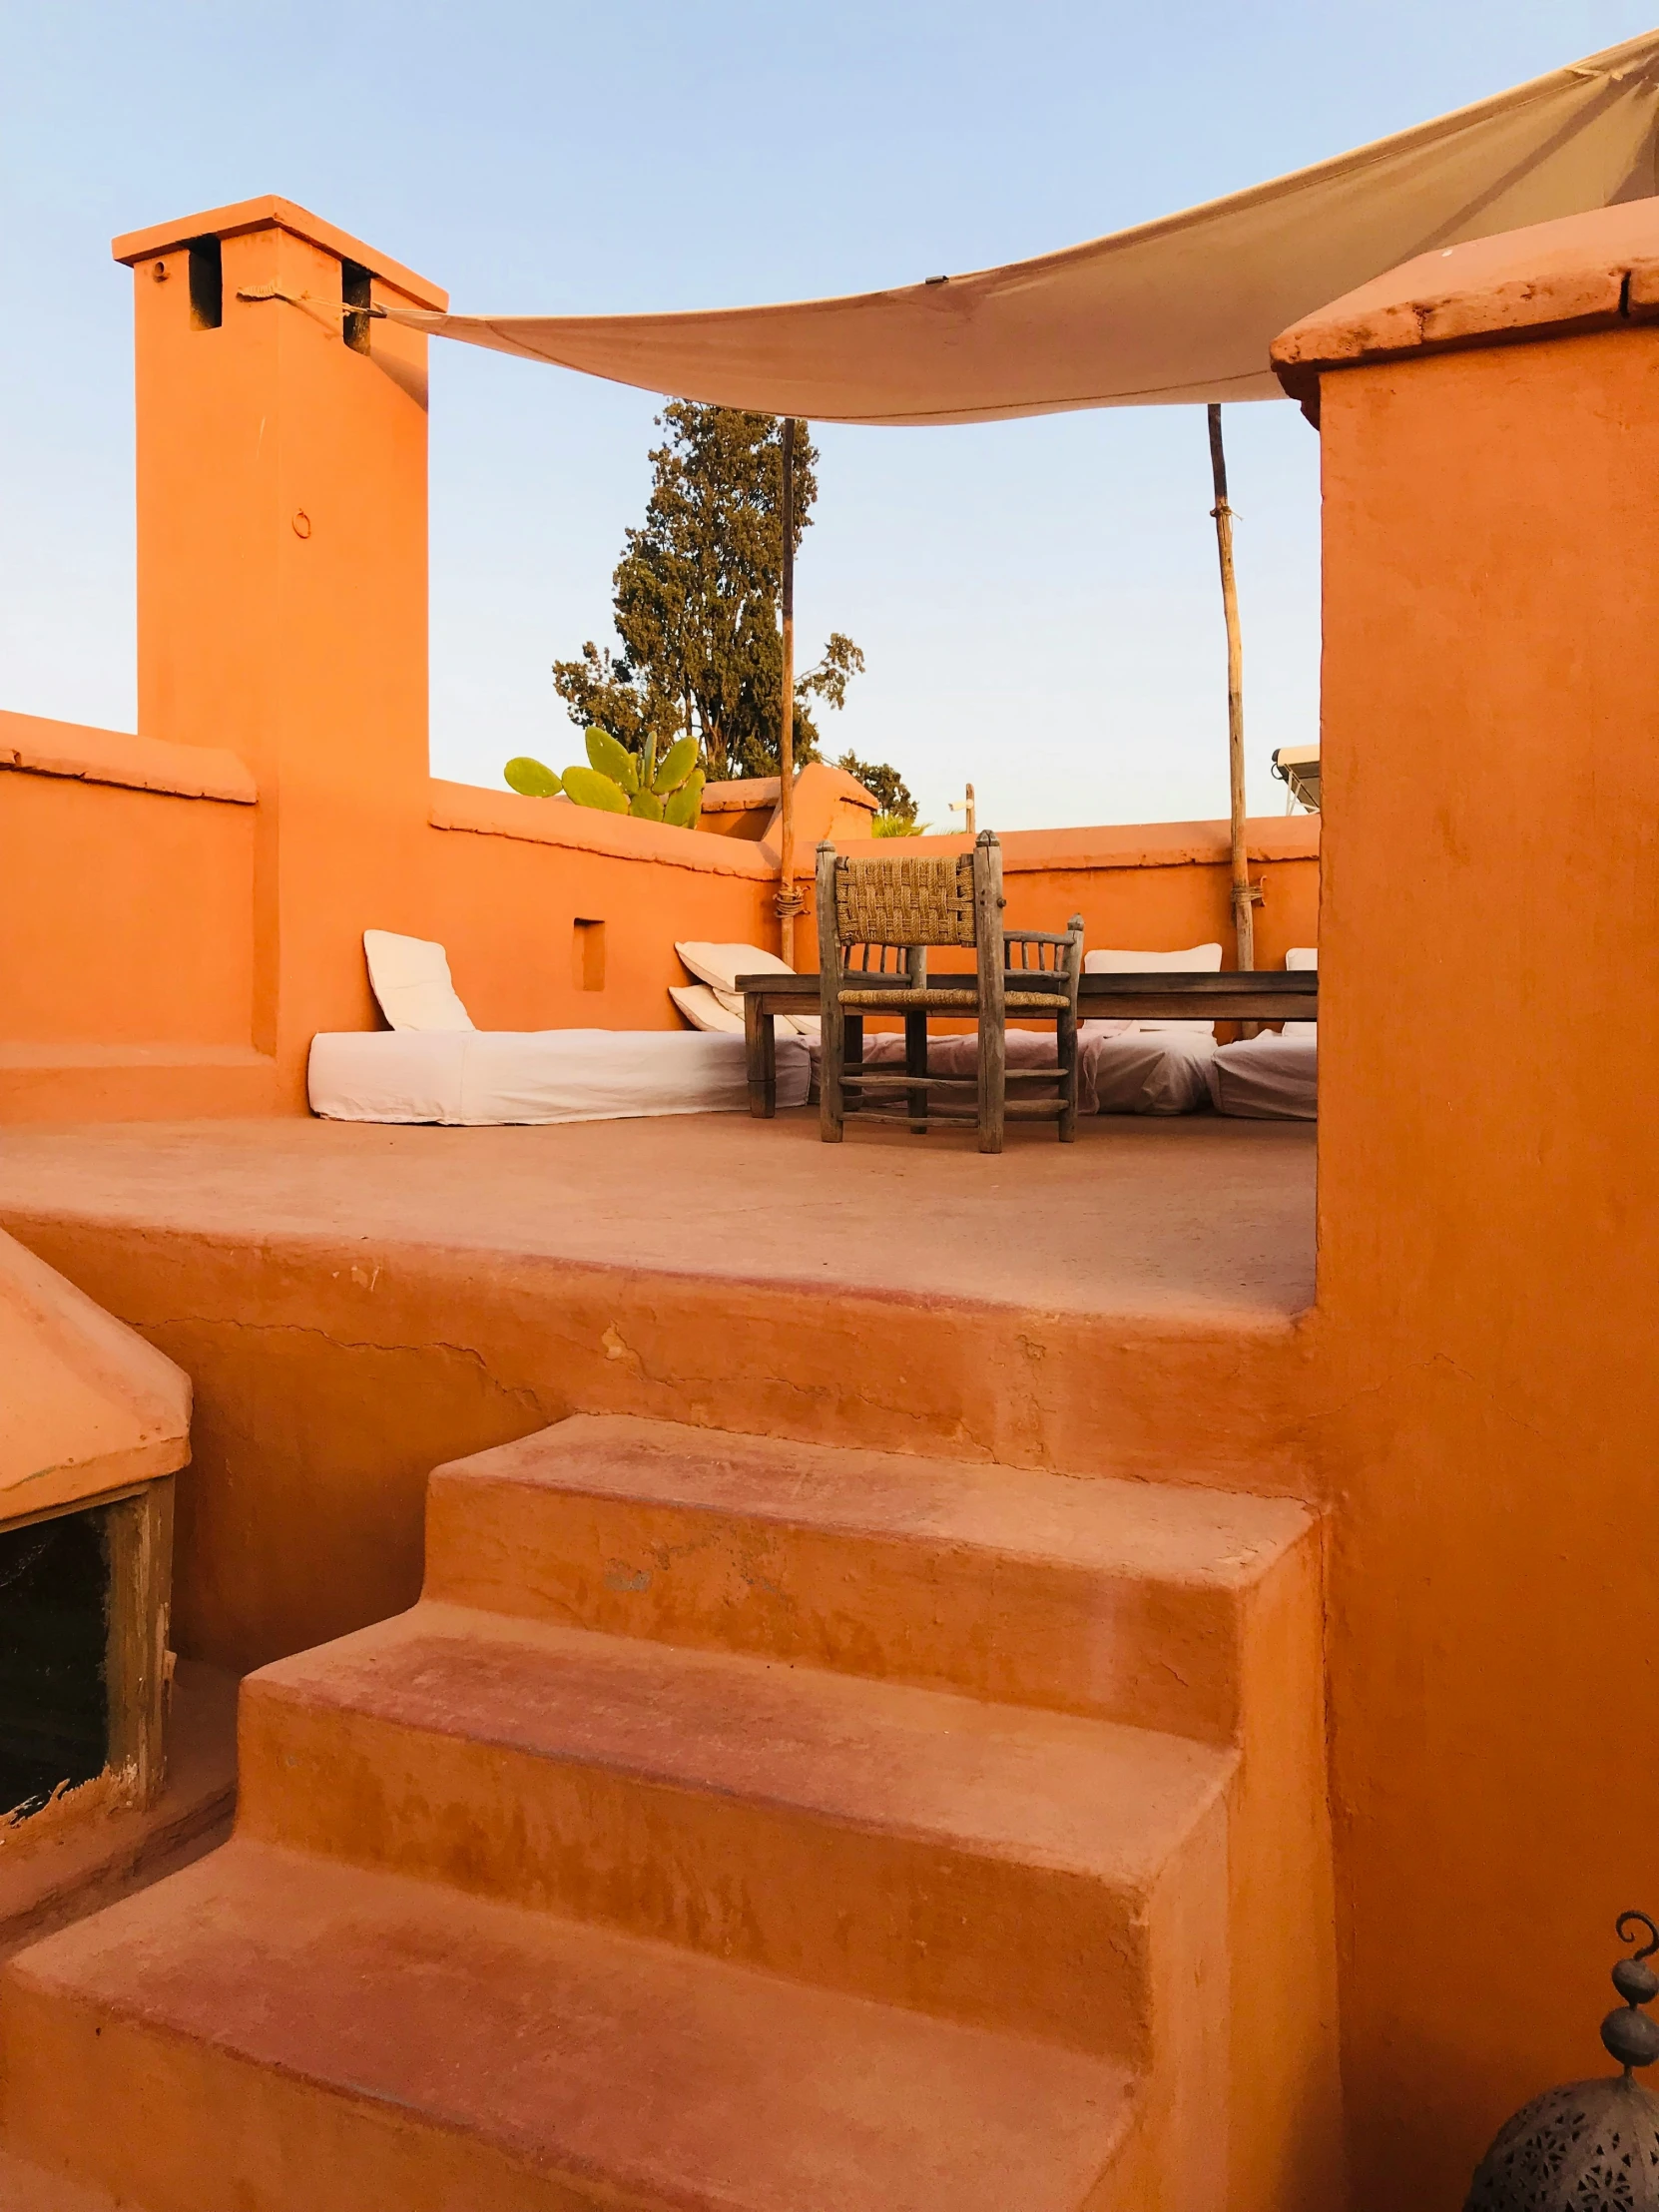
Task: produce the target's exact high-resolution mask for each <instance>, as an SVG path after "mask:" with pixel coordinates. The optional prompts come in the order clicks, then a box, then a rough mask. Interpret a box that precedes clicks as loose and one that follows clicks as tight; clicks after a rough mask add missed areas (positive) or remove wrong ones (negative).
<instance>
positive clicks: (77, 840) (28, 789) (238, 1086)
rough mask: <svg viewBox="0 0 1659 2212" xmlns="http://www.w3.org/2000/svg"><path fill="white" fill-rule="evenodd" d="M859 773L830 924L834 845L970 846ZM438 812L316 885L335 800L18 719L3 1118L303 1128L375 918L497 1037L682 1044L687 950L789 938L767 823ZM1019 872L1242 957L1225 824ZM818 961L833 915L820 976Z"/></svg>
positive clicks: (1275, 830)
mask: <svg viewBox="0 0 1659 2212" xmlns="http://www.w3.org/2000/svg"><path fill="white" fill-rule="evenodd" d="M847 782H848V780H847V779H844V778H841V777H840V776H839V774H838V772H837V771H834V770H831V769H828V768H825V767H823V766H822V765H820V764H815V765H814V766H812V767H810V768H808V769H806V770H804V771H803V773H802V776H801V780H800V783H799V784H798V786H797V807H796V812H797V857H798V868H799V873H800V878H801V887H802V889H803V891H804V892H806V893H807V894H808V904H809V907H810V906H811V895H810V894H811V887H812V882H811V879H812V870H813V867H814V862H815V847H816V844H817V841H818V839H819V837H820V836H822V835H825V834H827V833H828V834H830V835H832V836H834V837H835V838H837V839H838V840H839V841H840V847H841V849H843V850H847V851H864V852H872V853H891V852H893V851H895V850H903V851H908V852H917V853H921V852H943V851H951V850H955V849H965V846H966V841H967V840H966V839H965V838H964V837H955V838H951V837H920V838H916V839H914V840H907V841H906V842H905V843H904V844H903V845H902V846H895V845H893V844H892V843H890V842H878V841H876V840H874V839H871V838H868V837H853V838H847V837H846V835H845V830H846V828H847V827H848V825H849V824H852V823H855V822H856V821H857V820H858V819H859V818H858V816H857V814H856V811H855V810H852V809H850V808H849V805H848V802H847V797H846V793H845V791H844V790H843V789H842V788H841V787H842V786H843V785H844V784H846V783H847ZM425 796H426V810H425V814H426V819H425V820H424V821H423V822H416V823H407V822H405V821H404V820H403V819H402V812H401V810H400V808H399V807H398V805H397V804H396V803H395V802H392V801H388V803H387V806H386V808H385V811H384V815H383V818H375V817H372V816H371V817H369V818H368V819H367V822H366V824H360V825H359V828H358V830H357V832H356V835H355V838H354V839H353V838H350V837H346V836H345V835H344V834H343V832H342V834H341V835H340V836H339V837H337V838H336V839H335V840H333V843H332V845H331V846H330V847H328V848H325V849H326V850H327V851H330V852H331V853H332V858H331V859H329V860H327V861H326V863H325V862H324V861H323V860H322V859H318V860H316V861H313V862H312V863H311V864H310V865H308V866H307V867H304V868H299V867H296V866H294V864H293V862H292V859H291V856H290V855H284V853H283V851H282V847H281V840H280V839H279V838H278V836H277V821H278V819H279V814H278V809H279V808H292V807H293V806H294V805H295V804H298V805H301V806H304V807H306V808H308V809H311V810H318V811H320V809H321V808H322V807H323V806H325V804H326V802H325V796H324V795H319V794H316V793H312V792H309V791H307V792H304V793H302V794H299V795H297V798H296V795H294V794H293V793H291V792H289V793H280V792H268V791H265V790H262V789H261V788H260V786H259V785H258V784H257V782H256V780H255V778H254V776H253V774H252V773H251V771H250V770H249V769H248V768H247V767H246V766H245V765H244V763H243V762H242V761H241V760H240V759H238V758H237V757H236V756H235V755H234V754H231V753H228V752H217V751H211V750H210V749H208V748H206V747H199V746H189V745H175V744H169V743H167V742H165V741H162V740H158V739H153V738H138V737H133V736H128V735H125V734H123V733H120V732H116V731H107V730H94V729H88V728H84V727H82V726H79V725H76V724H70V723H59V722H48V721H43V720H41V719H39V718H37V717H33V716H25V715H11V714H0V873H3V876H4V880H5V881H6V883H7V885H8V902H9V904H10V907H11V915H12V919H11V922H10V928H11V936H12V943H13V947H14V952H15V956H14V957H13V958H12V959H10V960H8V961H7V962H6V963H4V967H3V969H0V1119H5V1120H11V1121H30V1120H34V1121H39V1120H72V1119H74V1120H80V1119H84V1120H122V1119H143V1118H153V1117H172V1116H180V1115H199V1114H202V1115H235V1114H270V1113H295V1112H303V1111H304V1054H305V1051H306V1049H307V1048H308V1045H309V1041H310V1038H311V1035H312V1034H313V1033H314V1032H315V1031H316V1030H318V1029H328V1028H334V1029H338V1028H359V1029H360V1028H372V1027H374V1026H376V1024H377V1021H378V1015H377V1013H376V1011H375V1008H374V1004H373V1001H372V999H371V997H370V995H369V991H368V984H367V978H366V975H365V973H364V969H363V962H362V957H361V951H360V942H359V940H360V935H361V931H362V930H363V929H364V928H390V929H399V930H403V931H406V932H408V933H409V934H411V935H417V936H427V937H436V938H438V939H439V940H440V941H441V942H442V943H443V944H444V945H445V946H447V948H448V951H449V957H450V965H451V968H452V971H453V973H454V977H455V982H456V987H457V989H458V990H459V992H460V995H461V997H462V999H463V1000H464V1002H465V1003H466V1005H467V1007H468V1008H469V1010H470V1011H471V1013H472V1016H473V1018H474V1020H475V1021H477V1022H478V1023H479V1025H480V1026H481V1027H485V1028H492V1029H546V1028H577V1027H579V1028H603V1029H635V1028H638V1029H662V1028H672V1027H675V1026H676V1025H677V1023H678V1020H679V1017H678V1015H677V1014H676V1012H675V1009H674V1006H673V1003H672V1001H671V1000H670V998H669V996H668V986H669V985H670V984H671V983H677V982H681V981H684V980H686V977H685V973H684V970H683V969H682V967H681V965H680V962H679V959H678V958H677V956H676V954H675V951H674V944H675V940H676V939H677V938H684V937H702V938H713V939H715V940H718V941H723V942H744V943H752V944H760V945H766V946H769V947H770V946H773V945H776V943H777V941H778V937H777V929H778V925H777V920H776V913H775V895H776V890H777V864H778V855H777V852H776V850H775V846H774V840H773V836H772V835H771V834H770V833H769V834H767V835H764V836H762V837H760V838H759V839H757V838H752V837H743V836H722V835H698V834H694V833H693V832H692V831H690V830H674V829H670V828H669V827H667V826H666V825H665V824H661V823H648V822H636V821H634V820H632V819H630V818H626V817H617V816H613V815H605V814H599V813H595V812H592V811H590V810H587V809H584V808H578V807H569V806H564V805H559V804H550V803H548V802H545V801H539V800H528V799H521V798H519V797H518V796H517V795H515V794H514V793H512V792H504V791H503V792H492V791H484V790H480V789H476V788H474V787H473V786H470V785H465V784H451V783H442V782H437V781H432V782H430V783H429V784H428V785H427V786H426V794H425ZM772 796H773V798H774V800H775V799H776V792H775V790H774V792H773V794H772ZM1318 833H1319V825H1318V822H1317V821H1316V820H1314V819H1313V818H1309V817H1302V818H1297V819H1293V820H1286V821H1279V822H1265V823H1257V824H1254V825H1253V826H1252V837H1251V848H1252V857H1253V869H1254V872H1255V873H1256V874H1257V875H1258V877H1259V879H1260V880H1261V882H1262V884H1263V888H1264V903H1263V905H1262V907H1261V909H1260V913H1259V920H1258V941H1259V945H1260V948H1261V950H1260V955H1259V956H1260V958H1261V960H1262V962H1263V964H1267V965H1274V964H1277V963H1278V962H1279V961H1280V960H1282V959H1283V957H1284V951H1285V948H1286V946H1288V945H1291V944H1298V943H1308V942H1311V941H1312V940H1313V938H1314V935H1315V929H1316V919H1317V904H1318ZM382 838H383V842H384V846H385V847H386V848H387V849H371V847H378V846H379V845H380V843H381V840H382ZM388 852H389V855H390V856H389V857H388ZM1003 856H1004V865H1005V868H1006V871H1007V884H1008V901H1009V916H1010V919H1012V920H1016V921H1020V922H1025V923H1027V924H1028V925H1030V926H1034V927H1045V926H1049V925H1053V926H1058V925H1060V924H1061V923H1063V922H1064V920H1065V919H1066V917H1067V916H1068V915H1069V914H1071V913H1073V912H1081V913H1082V914H1083V916H1084V919H1085V923H1086V925H1087V928H1088V933H1089V939H1090V941H1091V942H1092V943H1095V944H1113V945H1124V946H1136V947H1140V946H1144V947H1145V948H1147V949H1149V950H1157V949H1171V948H1174V947H1176V946H1180V945H1187V944H1194V943H1198V942H1201V941H1203V940H1204V939H1206V938H1211V937H1220V938H1221V939H1222V941H1223V943H1224V944H1225V943H1227V941H1228V938H1229V929H1228V921H1227V916H1228V867H1227V837H1226V829H1225V826H1224V825H1221V824H1215V823H1182V824H1169V825H1153V826H1150V827H1141V828H1130V829H1086V830H1015V831H1010V832H1009V833H1008V834H1007V835H1006V836H1005V838H1004V839H1003ZM284 863H285V864H284ZM296 944H302V945H305V946H308V947H309V948H310V951H309V956H308V958H306V959H304V960H297V959H295V957H294V947H295V945H296ZM279 955H280V956H279ZM816 958H817V943H816V933H815V931H814V928H813V925H812V921H811V916H810V914H809V917H808V920H807V922H806V924H805V926H804V928H803V930H802V932H801V936H800V940H799V949H798V961H799V964H800V965H801V966H803V967H807V966H810V965H811V964H812V962H813V961H814V960H816Z"/></svg>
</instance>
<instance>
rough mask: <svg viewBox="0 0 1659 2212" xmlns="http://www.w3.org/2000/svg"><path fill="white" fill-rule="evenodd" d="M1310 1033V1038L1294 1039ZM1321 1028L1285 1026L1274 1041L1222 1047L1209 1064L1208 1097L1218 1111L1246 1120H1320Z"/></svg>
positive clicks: (1266, 1035) (1267, 1034)
mask: <svg viewBox="0 0 1659 2212" xmlns="http://www.w3.org/2000/svg"><path fill="white" fill-rule="evenodd" d="M1293 1030H1311V1031H1312V1032H1313V1034H1312V1035H1311V1036H1304V1035H1293V1034H1292V1032H1293ZM1319 1065H1320V1051H1319V1024H1318V1023H1317V1022H1312V1021H1299V1022H1288V1023H1287V1024H1286V1027H1285V1034H1284V1035H1283V1036H1282V1037H1276V1036H1275V1035H1274V1033H1273V1031H1272V1030H1271V1029H1266V1030H1264V1031H1263V1032H1262V1034H1261V1036H1259V1037H1241V1038H1240V1040H1239V1042H1238V1043H1237V1044H1224V1045H1223V1046H1222V1048H1221V1050H1220V1051H1219V1052H1218V1053H1217V1054H1216V1056H1215V1058H1214V1059H1213V1060H1212V1061H1211V1062H1210V1095H1211V1097H1212V1098H1213V1099H1214V1100H1215V1104H1216V1111H1217V1112H1218V1113H1221V1114H1239V1115H1242V1116H1243V1117H1244V1118H1245V1119H1246V1120H1249V1121H1315V1120H1317V1119H1318V1118H1319Z"/></svg>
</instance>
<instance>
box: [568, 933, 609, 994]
mask: <svg viewBox="0 0 1659 2212" xmlns="http://www.w3.org/2000/svg"><path fill="white" fill-rule="evenodd" d="M570 980H571V982H572V983H573V984H574V985H575V986H576V988H577V989H578V990H579V991H602V990H603V989H604V988H605V924H604V923H603V922H602V921H589V920H587V919H585V918H584V917H583V916H582V915H581V914H578V915H577V917H576V926H575V934H574V936H573V938H572V940H571V947H570Z"/></svg>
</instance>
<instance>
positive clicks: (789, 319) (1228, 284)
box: [388, 31, 1659, 423]
mask: <svg viewBox="0 0 1659 2212" xmlns="http://www.w3.org/2000/svg"><path fill="white" fill-rule="evenodd" d="M1656 120H1659V31H1654V32H1649V33H1647V34H1646V35H1645V36H1643V37H1641V38H1636V39H1631V40H1629V41H1628V42H1627V43H1626V44H1624V45H1623V46H1616V47H1611V48H1609V49H1608V51H1607V52H1605V53H1602V54H1595V55H1592V56H1591V57H1590V58H1589V59H1588V60H1586V61H1582V62H1577V63H1574V64H1573V65H1572V66H1571V67H1570V68H1567V69H1557V70H1553V71H1552V72H1551V73H1550V74H1549V75H1548V76H1547V77H1538V78H1535V79H1533V81H1532V82H1531V83H1530V84H1525V85H1518V86H1516V87H1515V88H1514V89H1513V90H1512V91H1509V92H1503V93H1499V94H1497V95H1496V96H1495V97H1494V98H1492V99H1490V100H1482V101H1479V102H1477V103H1476V105H1475V106H1473V107H1469V108H1459V109H1458V110H1457V111H1456V112H1455V113H1454V114H1452V115H1447V116H1441V117H1439V118H1438V119H1437V120H1436V121H1435V122H1432V123H1423V124H1419V125H1418V126H1417V127H1416V128H1415V129H1414V130H1410V131H1400V132H1398V133H1396V134H1395V136H1394V137H1392V138H1386V139H1379V140H1378V141H1377V143H1376V144H1375V145H1372V146H1363V147H1361V148H1359V149H1358V151H1356V152H1354V153H1352V154H1342V155H1339V156H1338V157H1337V158H1336V160H1334V161H1328V162H1320V163H1318V164H1317V165H1316V166H1315V167H1314V168H1312V169H1303V170H1298V171H1296V172H1294V173H1293V174H1292V175H1291V176H1288V177H1278V178H1275V179H1274V180H1273V181H1272V182H1271V183H1269V184H1265V185H1256V186H1254V187H1252V189H1251V190H1250V191H1248V192H1239V193H1234V194H1233V195H1232V196H1231V197H1230V198H1228V199H1225V200H1212V201H1210V202H1209V203H1208V204H1207V205H1205V206H1203V207H1200V208H1191V209H1188V210H1187V211H1186V213H1184V214H1182V215H1172V216H1164V217H1162V218H1160V220H1159V221H1157V222H1155V223H1143V224H1138V225H1137V226H1136V227H1135V228H1134V229H1133V230H1128V231H1117V232H1114V233H1113V234H1112V235H1111V236H1110V237H1109V238H1103V239H1094V240H1091V241H1090V242H1089V244H1087V245H1086V246H1072V247H1068V248H1066V249H1065V250H1064V251H1063V252H1061V253H1058V254H1043V255H1039V256H1037V257H1036V259H1035V260H1032V261H1028V262H1010V263H1008V264H1006V265H1005V266H1004V267H1003V268H1001V269H986V270H979V271H976V272H974V273H973V274H972V275H969V276H961V277H954V276H953V277H940V278H935V279H932V280H930V281H928V282H925V283H920V284H906V285H902V286H900V287H899V288H898V289H896V290H892V291H870V292H861V293H856V294H853V295H851V296H849V297H846V298H838V299H807V300H799V301H795V302H792V303H789V304H786V305H780V306H771V307H733V308H722V309H717V310H713V311H708V312H698V313H679V314H626V315H468V314H433V313H427V312H424V311H422V310H419V309H414V308H391V309H390V310H388V311H389V312H390V313H392V314H393V315H394V316H395V317H396V319H397V320H398V321H400V322H406V323H410V324H412V325H415V326H416V327H419V328H423V329H427V330H431V331H434V332H437V333H438V334H440V335H442V336H444V337H450V338H463V339H465V340H466V341H467V342H468V343H470V344H473V345H486V346H491V347H493V348H495V349H496V350H497V351H499V352H503V353H517V354H521V355H523V356H525V357H526V358H528V359H530V360H538V361H548V362H551V363H553V364H555V365H556V366H558V367H561V368H573V369H580V370H582V371H585V372H586V373H587V374H588V375H591V376H605V377H609V378H610V379H612V380H613V381H614V382H617V383H622V384H636V385H638V386H640V387H641V388H642V389H644V390H646V391H655V392H662V393H665V394H668V395H672V396H674V397H677V398H683V399H701V400H710V401H714V402H715V403H717V404H719V405H722V406H729V407H751V408H755V409H758V410H760V411H762V412H764V413H767V414H775V415H801V416H806V417H809V418H811V419H813V420H816V421H819V422H870V423H949V422H987V421H994V420H997V419H999V418H1001V417H1004V416H1010V415H1034V414H1060V413H1063V412H1065V411H1066V410H1068V409H1070V408H1076V407H1135V406H1166V405H1170V404H1172V403H1174V402H1177V401H1184V400H1234V399H1277V398H1279V397H1281V396H1282V394H1281V392H1280V389H1279V385H1278V383H1277V382H1276V380H1275V378H1274V376H1273V373H1272V371H1271V369H1270V368H1269V365H1268V347H1269V345H1270V343H1271V342H1272V340H1273V339H1274V337H1275V336H1277V334H1278V333H1279V332H1280V331H1281V330H1283V329H1284V328H1286V326H1287V325H1288V324H1290V323H1292V322H1295V321H1296V320H1298V319H1299V318H1300V317H1301V316H1302V315H1305V314H1307V313H1309V312H1310V311H1311V310H1312V309H1313V308H1315V307H1318V306H1322V305H1323V304H1324V303H1325V302H1326V301H1327V300H1330V299H1334V298H1336V297H1337V296H1338V295H1339V294H1340V293H1342V292H1345V291H1350V290H1352V289H1353V287H1354V286H1355V285H1356V284H1361V283H1365V282H1367V281H1368V280H1369V279H1370V278H1372V277H1377V276H1380V275H1381V274H1382V273H1383V271H1384V270H1388V269H1392V268H1393V267H1394V266H1395V265H1396V264H1397V263H1399V262H1403V261H1407V260H1409V259H1410V258H1411V256H1413V255H1415V254H1423V253H1427V252H1429V251H1430V250H1431V249H1433V248H1435V247H1441V246H1452V245H1456V244H1458V243H1460V242H1461V241H1463V240H1465V239H1473V238H1485V237H1490V236H1491V235H1492V234H1494V233H1496V232H1499V231H1511V230H1516V229H1519V228H1520V227H1521V226H1522V225H1524V224H1529V223H1541V222H1544V221H1547V220H1548V219H1549V218H1551V217H1553V216H1565V215H1582V214H1585V213H1587V212H1588V211H1590V210H1591V209H1594V208H1603V207H1607V206H1609V205H1611V204H1612V203H1613V202H1615V201H1621V200H1636V199H1641V198H1644V197H1646V196H1648V195H1650V194H1652V193H1654V192H1655V191H1656V190H1659V168H1656Z"/></svg>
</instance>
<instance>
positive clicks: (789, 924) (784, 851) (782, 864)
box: [778, 416, 801, 967]
mask: <svg viewBox="0 0 1659 2212" xmlns="http://www.w3.org/2000/svg"><path fill="white" fill-rule="evenodd" d="M795 438H796V424H795V419H794V417H793V416H792V417H790V418H789V419H788V420H787V421H786V422H785V424H784V488H783V498H782V500H781V502H780V508H781V515H782V520H783V525H784V585H783V593H782V598H783V617H784V677H783V686H784V696H783V699H782V701H781V702H780V710H781V711H780V716H779V725H778V951H779V955H780V957H781V958H782V959H783V961H784V964H785V965H786V966H787V967H794V965H795V917H796V915H797V914H798V913H800V911H801V894H800V892H799V891H798V890H797V889H796V887H795Z"/></svg>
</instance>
